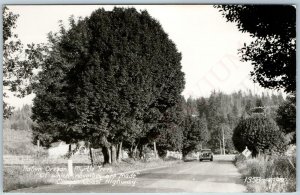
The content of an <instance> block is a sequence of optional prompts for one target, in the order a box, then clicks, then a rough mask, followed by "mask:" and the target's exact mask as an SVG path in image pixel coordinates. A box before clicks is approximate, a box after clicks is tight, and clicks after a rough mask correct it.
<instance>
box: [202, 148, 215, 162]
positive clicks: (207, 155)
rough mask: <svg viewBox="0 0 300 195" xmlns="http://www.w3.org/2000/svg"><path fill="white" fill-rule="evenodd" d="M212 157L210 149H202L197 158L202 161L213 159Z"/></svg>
mask: <svg viewBox="0 0 300 195" xmlns="http://www.w3.org/2000/svg"><path fill="white" fill-rule="evenodd" d="M213 159H214V157H213V153H212V151H211V149H202V150H201V152H200V155H199V160H200V161H203V160H210V161H213Z"/></svg>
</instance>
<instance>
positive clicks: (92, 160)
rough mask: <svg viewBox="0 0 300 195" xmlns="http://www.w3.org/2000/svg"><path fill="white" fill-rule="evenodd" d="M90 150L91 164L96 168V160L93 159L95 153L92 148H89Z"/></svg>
mask: <svg viewBox="0 0 300 195" xmlns="http://www.w3.org/2000/svg"><path fill="white" fill-rule="evenodd" d="M89 149H90V158H91V164H92V167H93V166H94V159H93V151H92V148H91V146H89Z"/></svg>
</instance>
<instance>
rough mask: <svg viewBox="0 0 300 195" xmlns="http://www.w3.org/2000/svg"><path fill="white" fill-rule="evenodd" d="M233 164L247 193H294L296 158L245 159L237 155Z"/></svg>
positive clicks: (263, 157) (259, 157) (267, 157)
mask: <svg viewBox="0 0 300 195" xmlns="http://www.w3.org/2000/svg"><path fill="white" fill-rule="evenodd" d="M235 164H236V166H237V168H238V169H239V171H240V173H241V174H242V175H243V179H244V181H245V184H246V186H247V189H248V191H249V192H295V191H296V156H292V157H288V156H267V155H259V156H258V157H256V158H250V159H245V158H244V157H243V156H242V155H239V156H237V157H236V161H235Z"/></svg>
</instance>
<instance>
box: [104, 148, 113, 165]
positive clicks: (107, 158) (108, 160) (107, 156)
mask: <svg viewBox="0 0 300 195" xmlns="http://www.w3.org/2000/svg"><path fill="white" fill-rule="evenodd" d="M102 154H103V158H104V162H103V163H104V164H111V157H110V150H109V148H108V147H106V146H103V147H102Z"/></svg>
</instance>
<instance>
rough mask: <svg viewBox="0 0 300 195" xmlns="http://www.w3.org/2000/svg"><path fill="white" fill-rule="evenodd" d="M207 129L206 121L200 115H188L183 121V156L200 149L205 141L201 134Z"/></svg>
mask: <svg viewBox="0 0 300 195" xmlns="http://www.w3.org/2000/svg"><path fill="white" fill-rule="evenodd" d="M205 131H207V126H206V124H205V123H204V121H202V120H200V119H199V118H198V117H192V116H186V118H185V120H184V123H183V145H182V155H183V157H185V156H186V155H187V154H188V153H190V152H192V151H195V150H197V149H199V146H200V144H201V142H202V141H204V140H203V137H201V134H202V133H203V132H205Z"/></svg>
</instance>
